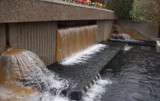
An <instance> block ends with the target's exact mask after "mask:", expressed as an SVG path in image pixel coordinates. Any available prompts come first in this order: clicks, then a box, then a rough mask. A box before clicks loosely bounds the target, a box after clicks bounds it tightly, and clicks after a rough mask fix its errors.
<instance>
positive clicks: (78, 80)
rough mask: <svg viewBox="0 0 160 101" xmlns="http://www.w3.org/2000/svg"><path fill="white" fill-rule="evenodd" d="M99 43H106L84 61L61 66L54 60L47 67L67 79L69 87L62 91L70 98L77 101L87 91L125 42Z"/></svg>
mask: <svg viewBox="0 0 160 101" xmlns="http://www.w3.org/2000/svg"><path fill="white" fill-rule="evenodd" d="M101 44H105V45H108V46H109V47H106V48H104V50H102V51H101V52H98V53H95V54H93V55H92V57H91V58H90V59H88V60H87V61H86V63H82V64H75V65H71V66H63V65H61V64H60V63H59V62H56V63H54V64H52V65H50V66H48V68H49V69H50V70H52V71H54V72H56V73H57V74H58V75H59V76H60V77H62V78H65V79H67V80H68V81H69V88H68V89H67V90H65V91H63V93H65V95H67V96H68V97H70V98H71V99H72V100H77V101H79V100H80V99H81V98H82V92H86V91H87V89H86V88H87V87H90V85H91V84H93V83H94V81H95V80H96V79H97V78H99V75H98V74H99V72H100V71H101V70H102V69H103V68H104V67H105V66H106V65H107V64H108V63H109V62H110V61H111V60H112V59H113V58H114V57H115V56H116V55H117V54H118V53H119V52H120V51H121V50H122V49H123V48H124V46H125V45H126V44H125V43H123V44H122V43H115V42H107V41H103V42H101Z"/></svg>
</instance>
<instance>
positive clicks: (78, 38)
mask: <svg viewBox="0 0 160 101" xmlns="http://www.w3.org/2000/svg"><path fill="white" fill-rule="evenodd" d="M96 43H97V25H89V26H82V27H71V28H63V29H58V31H57V45H56V46H57V47H56V61H58V60H61V59H63V58H65V57H68V56H70V55H72V54H73V53H75V52H78V51H80V50H82V49H84V48H87V47H88V46H91V45H93V44H96Z"/></svg>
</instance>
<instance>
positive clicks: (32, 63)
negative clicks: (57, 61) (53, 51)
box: [0, 49, 68, 101]
mask: <svg viewBox="0 0 160 101" xmlns="http://www.w3.org/2000/svg"><path fill="white" fill-rule="evenodd" d="M67 87H68V82H67V81H66V80H64V79H62V78H59V77H58V76H57V75H56V74H55V73H53V72H51V71H49V70H48V69H47V68H46V66H45V65H44V63H43V62H42V61H41V60H40V59H39V57H38V56H37V55H35V54H34V53H32V52H30V51H26V50H19V49H18V50H17V49H7V51H6V52H4V53H2V54H1V56H0V91H1V92H0V101H11V100H12V99H14V101H22V100H23V101H24V100H26V101H68V99H67V98H65V97H64V96H62V95H61V94H60V93H61V91H62V90H63V89H66V88H67ZM32 96H33V97H32Z"/></svg>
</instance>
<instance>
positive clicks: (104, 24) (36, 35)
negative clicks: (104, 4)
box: [0, 0, 116, 65]
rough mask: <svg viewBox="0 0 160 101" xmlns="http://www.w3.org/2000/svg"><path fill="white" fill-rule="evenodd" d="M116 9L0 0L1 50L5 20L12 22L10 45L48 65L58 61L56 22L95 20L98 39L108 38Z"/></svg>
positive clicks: (2, 47)
mask: <svg viewBox="0 0 160 101" xmlns="http://www.w3.org/2000/svg"><path fill="white" fill-rule="evenodd" d="M115 19H116V17H115V15H114V12H113V11H110V10H106V9H101V8H95V7H90V6H84V5H78V4H72V3H68V2H57V1H50V0H43V1H42V0H0V51H2V50H3V49H4V47H5V43H6V38H5V37H6V35H5V23H8V24H9V41H10V44H11V47H13V48H19V49H27V50H30V51H33V52H34V53H36V54H37V55H38V56H39V57H40V58H41V59H42V60H43V61H44V62H45V64H46V65H50V64H52V63H53V62H54V61H55V54H56V53H55V47H56V31H57V28H58V25H57V23H58V22H61V23H63V22H64V23H66V21H72V22H74V23H76V22H78V21H80V22H82V24H83V23H84V24H85V25H86V23H85V22H86V21H94V22H96V24H97V25H98V33H97V36H98V39H97V42H99V41H102V40H104V39H106V38H107V35H108V33H109V32H110V30H111V26H112V22H113V20H115Z"/></svg>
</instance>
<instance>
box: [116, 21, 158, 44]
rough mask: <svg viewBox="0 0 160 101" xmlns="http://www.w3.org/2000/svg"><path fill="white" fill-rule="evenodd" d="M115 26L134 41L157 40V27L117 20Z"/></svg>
mask: <svg viewBox="0 0 160 101" xmlns="http://www.w3.org/2000/svg"><path fill="white" fill-rule="evenodd" d="M117 24H118V25H119V26H120V27H121V28H122V30H123V31H124V33H127V34H129V35H130V36H131V37H132V38H134V39H138V40H146V41H156V40H157V37H158V26H154V25H152V24H151V23H147V22H134V21H127V20H118V21H117Z"/></svg>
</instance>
